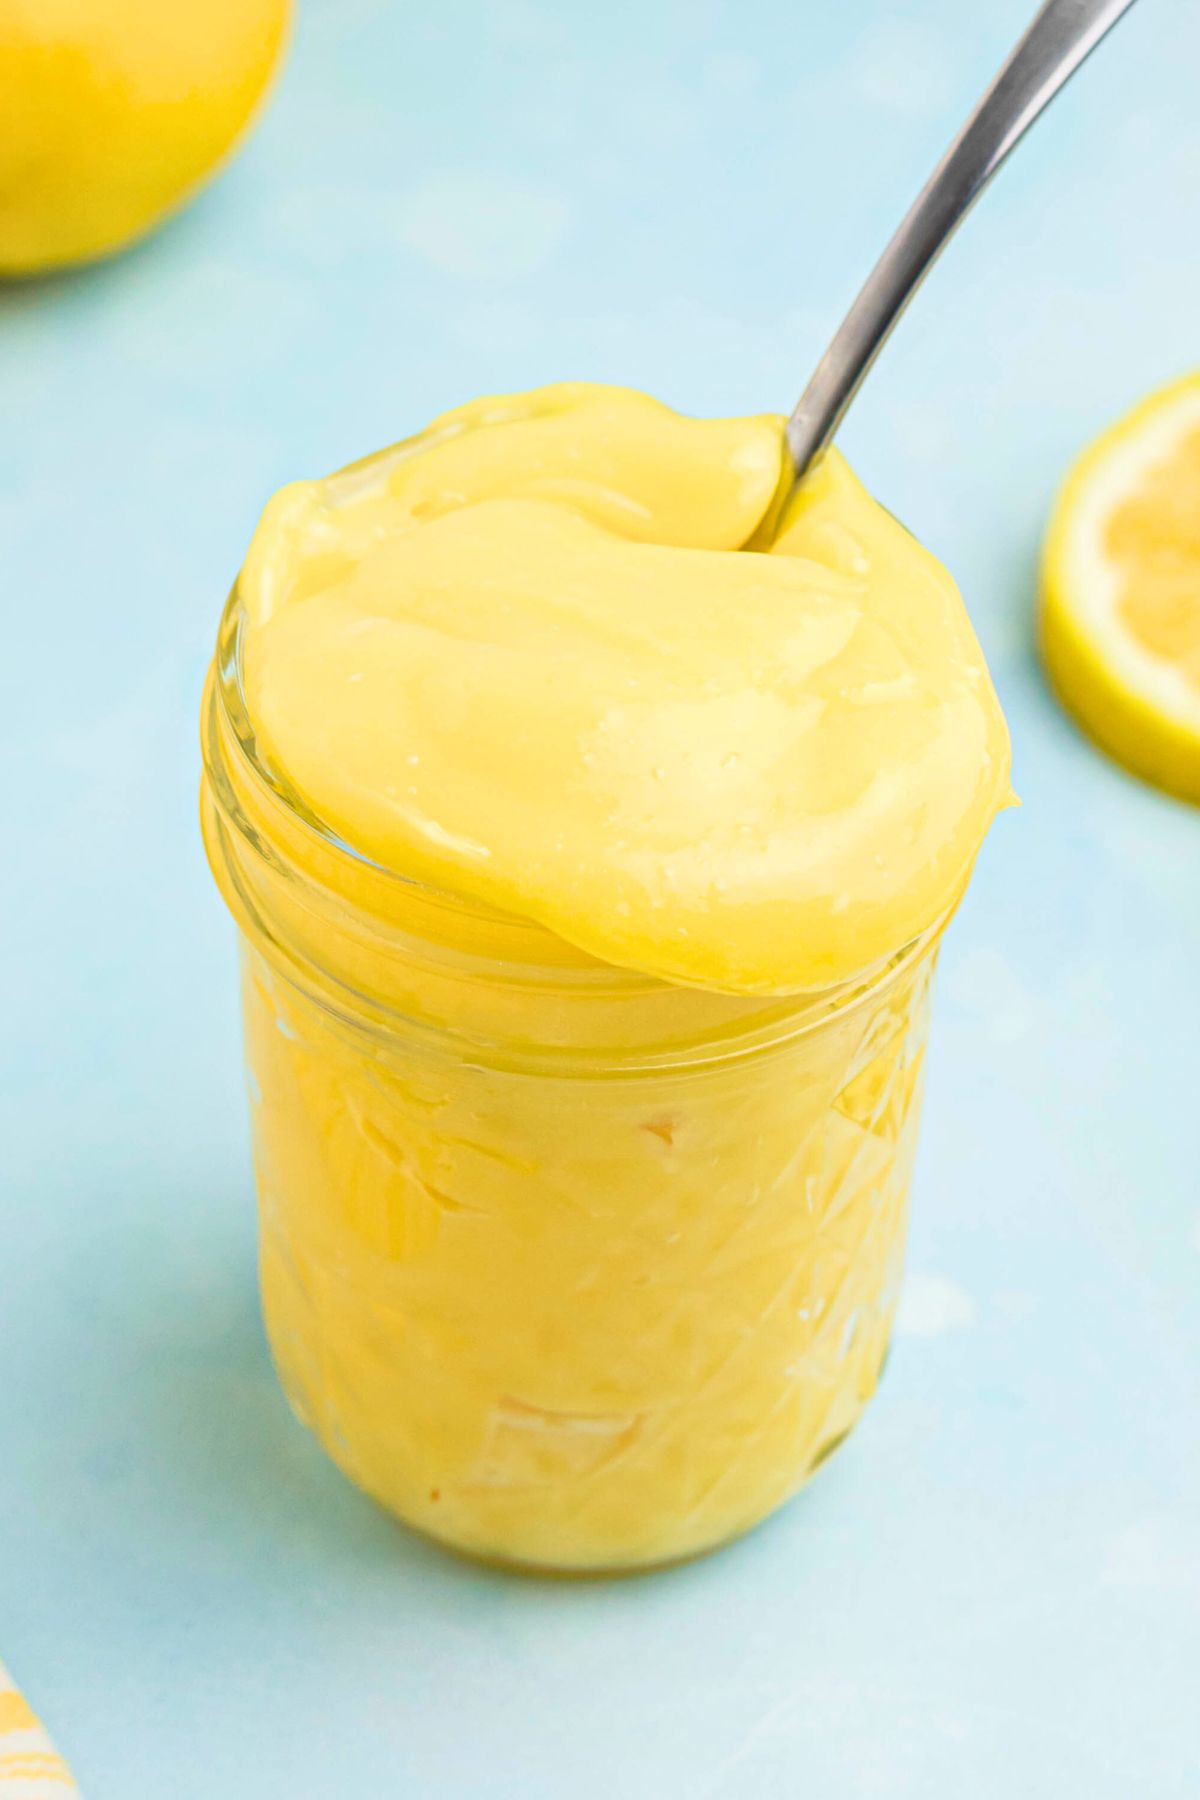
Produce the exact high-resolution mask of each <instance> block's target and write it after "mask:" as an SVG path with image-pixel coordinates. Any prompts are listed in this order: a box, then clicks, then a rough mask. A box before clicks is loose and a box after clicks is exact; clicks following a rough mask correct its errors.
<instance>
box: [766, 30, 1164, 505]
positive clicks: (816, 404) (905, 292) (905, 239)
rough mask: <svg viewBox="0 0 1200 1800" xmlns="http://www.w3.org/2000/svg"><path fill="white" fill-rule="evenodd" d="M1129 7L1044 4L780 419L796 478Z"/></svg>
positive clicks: (827, 441) (834, 428) (910, 210)
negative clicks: (979, 204)
mask: <svg viewBox="0 0 1200 1800" xmlns="http://www.w3.org/2000/svg"><path fill="white" fill-rule="evenodd" d="M1132 4H1133V0H1047V3H1046V5H1045V6H1043V7H1042V9H1041V11H1040V12H1039V13H1038V15H1037V17H1036V18H1035V19H1034V21H1033V23H1032V25H1030V27H1029V29H1028V31H1027V32H1026V33H1025V36H1024V37H1023V38H1022V39H1021V41H1020V43H1019V44H1018V45H1017V47H1016V49H1015V50H1014V51H1013V53H1012V55H1011V56H1010V57H1009V59H1008V61H1007V62H1006V63H1005V64H1004V67H1003V68H1002V69H1001V70H1000V73H999V74H998V75H997V76H996V79H995V80H994V81H993V83H992V85H991V87H990V88H989V89H988V90H987V92H986V94H985V95H984V96H983V99H982V100H981V101H980V102H979V105H978V106H977V107H976V108H975V111H974V112H973V113H972V114H971V116H970V118H969V119H968V120H967V122H966V124H965V125H964V126H963V128H962V130H961V131H960V132H959V134H958V136H957V137H956V138H955V140H954V142H953V143H952V144H951V146H950V148H949V150H947V152H946V154H945V156H943V158H942V160H941V162H940V163H939V164H938V166H937V168H936V169H935V170H934V172H933V174H932V175H931V176H930V177H929V180H928V181H927V182H926V183H925V186H924V187H923V188H922V189H921V192H920V193H919V194H918V195H917V198H916V199H915V200H914V202H913V204H912V206H911V207H910V208H909V210H908V212H907V213H906V214H905V216H904V219H903V220H902V222H901V224H900V226H899V228H898V230H897V231H896V234H895V236H894V237H893V238H892V240H891V242H890V243H889V244H888V247H887V249H886V250H885V251H884V253H883V255H882V256H881V257H880V259H879V261H878V262H877V263H876V264H875V267H874V268H873V269H872V270H871V273H870V274H869V275H868V277H867V279H866V281H865V283H864V284H863V287H862V288H861V290H860V291H859V294H858V298H857V299H856V300H855V302H854V304H853V306H852V307H851V308H850V311H849V312H848V313H847V314H846V317H845V318H844V319H843V320H842V323H841V325H840V326H839V327H838V331H837V334H836V336H835V337H834V339H833V342H832V343H831V344H830V346H829V348H828V349H827V350H826V352H825V354H824V356H823V357H822V358H821V360H820V362H819V363H818V364H817V366H816V369H815V370H814V372H813V375H812V379H811V380H810V381H809V384H808V386H807V387H806V388H805V390H804V392H803V393H802V394H801V396H800V399H799V401H798V402H797V405H796V410H795V412H794V413H793V414H792V416H791V418H790V419H789V420H788V426H787V441H788V448H789V450H790V451H791V454H792V461H793V463H794V464H795V466H796V473H797V475H802V474H803V473H804V470H805V469H806V468H807V467H808V465H809V463H810V462H812V460H813V458H814V457H815V456H818V455H819V454H820V452H821V451H822V450H824V449H825V447H826V445H827V444H828V443H829V441H830V439H831V438H832V437H833V434H834V432H835V431H836V430H837V428H838V426H839V425H840V424H841V422H842V418H843V416H844V414H845V412H846V409H847V407H848V406H849V405H850V402H851V401H852V400H853V399H854V396H855V394H857V392H858V390H859V388H860V386H861V385H862V382H863V379H864V377H865V376H866V374H867V372H868V370H869V369H870V367H871V364H872V363H873V362H874V361H875V358H876V357H877V356H878V354H879V352H880V350H881V349H882V348H883V346H884V344H885V343H886V342H887V339H888V335H889V333H890V332H891V330H892V327H893V326H894V325H895V323H896V321H897V319H898V318H899V317H900V315H901V313H902V312H903V311H904V308H905V307H906V306H907V305H908V302H909V301H910V300H911V298H912V296H913V294H914V293H915V292H916V290H917V288H918V287H919V286H920V284H921V282H922V280H923V279H924V277H925V276H926V275H927V274H928V272H929V270H930V268H931V267H932V265H933V263H934V261H935V259H936V257H937V256H938V253H939V252H940V251H941V249H942V247H943V246H944V245H945V244H946V243H947V241H948V240H949V238H950V237H951V236H952V234H953V232H954V230H955V227H956V226H957V225H958V224H959V222H960V220H961V219H962V218H963V217H964V215H965V214H966V213H967V211H968V210H969V209H970V207H971V205H972V203H973V202H974V201H975V200H976V199H977V198H978V196H979V194H980V193H981V192H982V191H983V189H984V188H985V187H986V185H987V183H988V182H989V181H990V180H991V178H992V176H993V175H994V174H995V173H996V170H997V169H998V168H999V167H1000V164H1001V163H1002V162H1003V161H1004V159H1005V157H1006V156H1007V155H1008V153H1009V151H1010V150H1011V149H1012V148H1013V146H1014V145H1015V144H1016V143H1018V141H1019V140H1020V138H1021V137H1022V136H1023V135H1024V133H1025V132H1026V131H1027V130H1028V129H1029V127H1030V126H1031V125H1032V124H1033V121H1034V120H1035V119H1036V118H1037V116H1038V114H1039V113H1040V112H1042V110H1043V109H1044V108H1045V107H1046V106H1048V105H1049V104H1050V101H1051V100H1053V98H1054V96H1055V94H1057V92H1058V90H1059V88H1061V87H1062V86H1063V84H1064V82H1066V81H1068V80H1069V79H1070V77H1071V76H1072V75H1073V74H1074V73H1075V71H1076V69H1077V68H1078V67H1079V65H1080V63H1082V61H1083V60H1084V58H1085V57H1086V56H1087V55H1088V53H1089V51H1091V50H1094V49H1095V47H1096V45H1097V44H1098V43H1099V42H1100V40H1101V38H1102V37H1103V36H1104V35H1105V33H1106V32H1107V31H1109V30H1110V29H1111V28H1112V26H1114V25H1115V24H1116V22H1117V20H1118V19H1119V18H1120V17H1121V15H1122V13H1124V12H1126V11H1127V10H1128V9H1129V7H1130V6H1132Z"/></svg>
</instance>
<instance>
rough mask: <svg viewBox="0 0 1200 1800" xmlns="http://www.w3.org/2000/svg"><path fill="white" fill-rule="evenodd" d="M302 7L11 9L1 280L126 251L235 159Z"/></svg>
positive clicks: (3, 23)
mask: <svg viewBox="0 0 1200 1800" xmlns="http://www.w3.org/2000/svg"><path fill="white" fill-rule="evenodd" d="M290 14H291V0H0V273H4V274H10V275H18V274H32V273H34V272H36V271H38V270H42V269H53V268H58V267H61V266H62V265H63V264H66V263H74V262H84V261H87V260H89V259H90V258H92V257H98V256H107V255H109V254H110V253H111V252H112V251H114V250H120V249H121V248H122V247H123V246H124V245H126V244H128V243H130V242H131V241H132V240H133V239H134V238H137V237H141V236H142V234H143V233H144V232H147V231H149V230H150V229H151V228H152V227H153V226H154V225H156V224H157V223H158V222H159V220H160V219H162V218H163V217H164V215H165V214H167V213H169V212H171V211H173V210H174V209H175V208H176V207H178V206H181V205H182V204H183V203H184V202H185V201H186V200H188V199H189V198H190V197H191V195H192V194H193V193H194V192H195V191H196V189H197V188H198V187H199V186H200V185H201V183H202V182H203V181H204V180H205V179H206V178H207V177H208V176H209V175H211V174H212V172H213V170H214V169H215V168H216V166H217V164H218V163H219V162H220V161H221V159H222V158H223V157H224V156H225V155H226V153H227V152H228V151H229V150H230V149H231V147H232V146H233V144H234V143H235V141H236V140H237V138H238V137H239V136H240V134H241V132H242V131H243V129H244V128H245V126H246V124H247V122H248V121H249V119H250V116H251V114H252V113H253V111H254V109H255V107H256V105H257V104H258V102H259V100H260V99H261V97H262V95H263V92H264V90H265V88H266V86H267V83H268V81H269V79H270V76H271V72H272V70H273V69H274V67H275V65H276V63H277V62H278V60H279V56H280V53H281V51H282V48H283V44H284V40H285V38H286V35H287V28H288V23H289V18H290Z"/></svg>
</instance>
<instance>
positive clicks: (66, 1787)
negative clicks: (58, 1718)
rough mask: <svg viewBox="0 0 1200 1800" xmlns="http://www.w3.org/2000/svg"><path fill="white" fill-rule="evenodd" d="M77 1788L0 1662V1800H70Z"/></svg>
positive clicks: (31, 1709)
mask: <svg viewBox="0 0 1200 1800" xmlns="http://www.w3.org/2000/svg"><path fill="white" fill-rule="evenodd" d="M78 1793H79V1789H78V1788H77V1787H76V1786H75V1783H74V1782H73V1781H72V1779H71V1771H70V1769H68V1767H67V1765H66V1763H65V1762H64V1761H63V1759H62V1757H61V1756H60V1755H59V1754H58V1752H57V1750H56V1749H55V1748H54V1745H53V1744H52V1743H51V1742H50V1739H49V1738H48V1737H47V1736H46V1733H45V1732H44V1731H43V1729H42V1726H41V1722H40V1721H39V1719H38V1717H37V1715H36V1714H35V1712H34V1711H33V1708H32V1707H31V1706H30V1705H29V1703H28V1701H27V1700H25V1698H24V1697H23V1696H22V1695H21V1694H19V1693H18V1692H17V1690H16V1688H15V1686H14V1685H13V1680H12V1676H11V1675H10V1674H9V1672H8V1670H7V1669H6V1668H5V1667H4V1664H3V1663H0V1800H69V1796H71V1795H72V1794H74V1795H76V1796H77V1795H78Z"/></svg>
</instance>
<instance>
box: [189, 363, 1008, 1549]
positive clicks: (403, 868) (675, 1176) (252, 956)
mask: <svg viewBox="0 0 1200 1800" xmlns="http://www.w3.org/2000/svg"><path fill="white" fill-rule="evenodd" d="M204 736H205V754H206V780H205V784H204V792H203V803H202V805H203V818H204V826H205V836H206V841H207V844H208V849H209V855H210V860H211V862H212V865H213V868H214V872H215V873H216V876H217V879H218V881H219V883H220V885H221V888H222V891H223V892H224V894H225V896H226V899H227V900H228V902H229V904H230V906H231V909H232V910H233V912H234V915H235V917H236V918H237V920H238V922H239V924H240V926H241V929H242V939H243V952H244V954H243V969H244V988H243V993H244V1010H245V1020H246V1036H247V1053H248V1065H249V1078H250V1092H251V1103H252V1115H253V1127H254V1145H255V1161H256V1174H257V1182H258V1190H259V1200H260V1212H261V1222H262V1240H261V1241H262V1254H261V1269H262V1285H263V1295H264V1306H265V1311H266V1317H267V1323H268V1329H269V1333H270V1337H271V1342H272V1347H273V1350H274V1354H275V1358H276V1362H277V1364H278V1367H279V1369H280V1373H281V1377H282V1380H283V1383H284V1385H285V1388H286V1389H287V1392H288V1394H289V1396H290V1398H291V1400H292V1402H293V1405H294V1406H295V1407H296V1410H297V1411H298V1412H299V1413H300V1415H301V1416H302V1417H303V1418H304V1419H305V1420H306V1421H307V1422H308V1423H309V1424H310V1425H311V1426H312V1428H313V1429H314V1431H315V1432H316V1433H317V1434H318V1436H319V1437H320V1438H321V1440H322V1442H323V1443H324V1444H325V1446H326V1448H327V1449H328V1450H329V1452H330V1454H331V1455H332V1456H333V1457H334V1458H335V1459H336V1461H337V1462H338V1463H339V1464H340V1465H341V1466H342V1467H343V1468H344V1469H345V1470H346V1471H347V1473H349V1474H350V1475H351V1476H352V1477H353V1478H354V1479H355V1480H356V1481H358V1482H359V1483H360V1484H361V1485H362V1486H363V1487H364V1488H366V1489H367V1490H368V1491H369V1492H370V1493H372V1494H373V1495H375V1496H376V1497H377V1498H378V1499H380V1500H381V1501H383V1502H384V1503H385V1504H386V1505H388V1506H389V1507H391V1508H392V1509H393V1510H394V1511H396V1512H397V1513H398V1514H399V1515H400V1516H401V1517H402V1518H404V1519H406V1520H407V1521H408V1522H410V1523H411V1524H413V1525H415V1526H417V1527H418V1528H420V1529H423V1530H425V1531H427V1532H429V1533H431V1534H433V1535H435V1536H437V1537H439V1538H441V1539H443V1540H445V1541H448V1542H450V1543H453V1544H455V1545H456V1546H458V1547H460V1548H462V1549H466V1550H469V1551H472V1552H474V1553H476V1554H479V1555H483V1556H488V1557H492V1558H497V1559H502V1560H509V1561H516V1562H521V1563H527V1564H536V1565H542V1566H550V1567H558V1568H564V1569H580V1570H586V1569H619V1568H631V1567H636V1566H640V1565H645V1564H648V1563H653V1562H660V1561H665V1560H670V1559H673V1558H677V1557H680V1556H685V1555H689V1554H692V1553H695V1552H697V1551H699V1550H702V1549H705V1548H707V1547H709V1546H711V1545H713V1544H716V1543H718V1542H720V1541H722V1540H723V1539H725V1538H727V1537H729V1536H731V1535H733V1534H734V1533H736V1532H738V1531H741V1530H743V1529H745V1528H746V1527H748V1526H749V1525H751V1524H753V1523H754V1522H755V1521H756V1520H758V1519H760V1518H761V1517H762V1516H763V1515H764V1514H765V1513H766V1512H768V1511H769V1510H770V1509H771V1508H772V1507H774V1506H775V1505H777V1504H778V1503H779V1502H780V1501H781V1500H782V1499H784V1498H785V1497H786V1496H787V1495H788V1494H789V1493H791V1492H792V1491H793V1490H794V1489H795V1488H796V1486H797V1485H798V1484H799V1483H800V1482H801V1481H802V1480H803V1479H804V1478H805V1476H806V1475H807V1474H808V1473H809V1472H810V1471H811V1470H812V1469H813V1468H814V1467H815V1466H816V1465H817V1464H818V1463H819V1462H820V1461H821V1460H823V1458H824V1457H825V1456H826V1455H828V1453H829V1452H830V1450H832V1449H833V1448H834V1447H835V1446H836V1444H837V1443H839V1442H840V1441H841V1439H842V1438H843V1437H844V1436H845V1435H846V1433H847V1431H848V1430H849V1429H850V1427H851V1426H852V1425H853V1423H854V1421H855V1419H856V1418H857V1416H858V1414H859V1413H860V1411H861V1409H862V1407H863V1405H864V1403H865V1402H866V1400H867V1399H868V1397H869V1396H870V1394H871V1392H872V1391H873V1388H874V1386H875V1383H876V1380H877V1377H878V1374H879V1369H880V1366H881V1363H882V1360H883V1357H884V1354H885V1351H886V1345H887V1339H888V1332H889V1328H890V1321H891V1316H892V1310H893V1307H894V1303H895V1298H896V1293H897V1286H898V1281H899V1277H900V1268H901V1259H902V1255H903V1242H904V1223H905V1213H906V1206H907V1191H908V1182H909V1174H910V1169H911V1162H912V1154H913V1148H914V1141H915V1131H916V1125H917V1112H918V1107H919V1097H920V1072H921V1055H922V1050H923V1045H924V1033H925V1024H926V1017H927V1003H928V987H929V977H930V974H931V971H932V966H933V962H934V959H935V956H936V950H937V944H938V940H939V936H940V932H941V929H942V926H943V924H944V922H945V920H946V918H947V917H948V915H949V914H950V913H951V912H952V910H953V908H954V906H955V904H956V902H957V900H958V898H959V896H960V894H961V892H962V889H963V886H964V884H965V881H966V879H967V877H968V874H969V872H970V867H971V863H972V861H973V859H974V857H975V855H976V852H977V851H978V848H979V845H980V843H981V841H982V838H983V836H984V833H985V832H986V830H987V827H988V825H989V824H990V822H991V820H992V818H993V817H994V815H995V813H996V811H997V810H998V809H999V808H1000V807H1001V806H1003V805H1004V804H1006V803H1007V800H1008V798H1009V788H1008V742H1007V735H1006V732H1005V728H1004V723H1003V719H1002V716H1001V714H1000V710H999V707H998V704H997V702H996V699H995V696H994V693H993V691H992V688H991V685H990V682H989V680H988V676H987V673H986V670H985V668H984V665H983V659H982V656H981V653H980V651H979V648H978V645H977V643H976V641H975V638H974V636H973V633H972V631H971V628H970V625H969V622H968V620H967V617H966V614H965V611H964V609H963V607H962V603H961V600H960V598H959V596H958V593H957V591H956V589H955V587H954V585H953V583H952V582H951V580H950V579H949V577H948V576H947V575H946V573H945V571H944V570H943V569H942V568H941V567H940V566H939V565H938V563H937V562H936V561H935V560H934V559H933V558H931V557H930V556H929V555H928V554H927V553H926V552H925V551H923V550H922V549H921V548H920V546H919V545H917V544H916V543H915V542H914V540H913V539H912V538H911V537H910V536H909V535H908V534H907V533H906V532H905V531H904V530H903V528H902V527H901V526H899V525H898V524H897V523H896V522H895V521H894V520H893V519H892V518H891V517H890V516H889V515H888V514H887V513H885V512H884V511H883V510H882V509H881V508H880V507H878V506H877V505H876V504H875V503H874V502H873V501H872V500H871V499H870V497H869V496H868V495H867V494H866V492H865V491H864V490H863V489H862V487H861V486H860V485H859V484H858V482H857V481H856V480H855V478H854V476H853V475H852V474H851V472H850V470H849V469H848V467H847V466H846V464H845V462H844V461H843V460H842V459H841V457H840V456H838V455H837V454H836V453H835V452H831V453H829V454H828V455H827V456H826V457H825V458H824V459H823V460H822V461H821V463H820V464H819V465H818V467H817V468H816V469H815V470H814V471H813V472H811V473H810V474H809V475H808V476H807V477H806V479H805V480H804V482H802V483H801V484H800V486H799V487H798V488H797V489H795V490H794V491H792V490H791V483H790V469H789V466H788V462H787V455H786V449H785V444H784V438H783V428H782V421H781V420H779V419H777V418H774V417H760V418H752V419H742V420H716V421H696V420H690V419H684V418H681V417H679V416H678V415H676V414H674V413H672V412H670V411H668V410H667V409H666V408H665V407H662V406H660V405H658V404H657V403H655V402H654V401H651V400H649V399H647V398H646V397H644V396H641V395H638V394H634V393H630V392H626V391H624V390H620V389H609V388H597V387H588V386H583V385H575V384H572V385H565V386H560V387H556V388H550V389H545V390H541V391H539V392H535V393H532V394H528V395H518V396H513V397H509V398H502V399H493V400H486V401H481V402H478V403H476V404H474V405H472V406H468V407H465V408H463V409H461V410H460V411H458V412H455V413H451V414H448V415H446V416H445V417H444V418H442V419H440V420H438V421H437V422H435V424H434V425H432V426H431V427H430V428H429V430H428V431H426V432H425V433H423V434H422V435H421V436H419V437H417V438H415V439H412V440H410V441H409V442H407V443H404V444H402V445H400V446H398V447H396V448H394V449H391V450H388V451H384V452H382V453H380V454H379V455H377V456H374V457H371V458H369V459H367V460H366V461H365V462H363V463H360V464H357V465H355V466H354V467H352V468H350V469H348V470H344V471H342V472H341V473H340V474H338V475H335V476H332V477H330V478H328V479H327V480H324V481H318V482H305V483H299V484H296V485H295V486H293V487H290V488H286V489H284V490H283V491H282V492H281V493H280V494H279V495H277V496H276V497H275V499H274V500H273V501H272V502H271V503H270V505H269V506H268V508H267V510H266V513H265V514H264V517H263V520H262V522H261V524H260V526H259V529H258V532H257V533H256V536H255V538H254V541H253V543H252V545H251V548H250V552H249V555H248V556H247V559H246V562H245V565H244V567H243V570H242V573H241V576H240V578H239V581H238V584H237V586H236V588H235V590H234V594H233V595H232V597H231V600H230V603H229V606H228V607H227V609H226V613H225V617H224V620H223V624H222V631H221V637H220V641H219V644H218V654H217V658H216V661H215V664H214V670H213V674H212V677H211V679H210V683H209V688H208V692H207V695H206V701H205V721H204Z"/></svg>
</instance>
